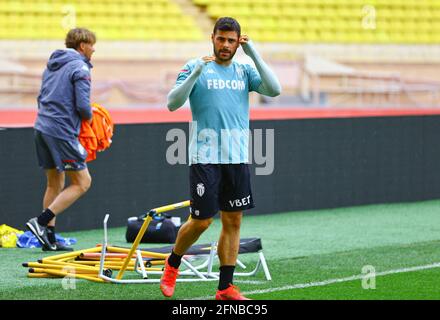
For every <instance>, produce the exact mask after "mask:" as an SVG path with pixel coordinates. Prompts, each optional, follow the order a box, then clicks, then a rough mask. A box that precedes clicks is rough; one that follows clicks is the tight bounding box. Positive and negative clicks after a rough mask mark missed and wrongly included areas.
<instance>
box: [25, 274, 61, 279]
mask: <svg viewBox="0 0 440 320" xmlns="http://www.w3.org/2000/svg"><path fill="white" fill-rule="evenodd" d="M27 277H28V278H59V277H58V276H54V275H51V274H48V273H28V274H27Z"/></svg>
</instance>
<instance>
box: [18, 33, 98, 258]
mask: <svg viewBox="0 0 440 320" xmlns="http://www.w3.org/2000/svg"><path fill="white" fill-rule="evenodd" d="M95 42H96V36H95V34H94V33H93V32H91V31H89V30H87V29H83V28H75V29H72V30H70V31H69V32H68V34H67V36H66V39H65V45H66V49H64V50H56V51H55V52H53V53H52V55H51V56H50V58H49V61H48V63H47V68H46V70H45V71H44V73H43V80H42V85H41V90H40V94H39V96H38V99H37V100H38V115H37V119H36V121H35V125H34V129H35V145H36V151H37V157H38V163H39V165H40V167H41V168H43V169H44V170H45V173H46V178H47V185H46V192H45V194H44V198H43V209H44V210H43V212H42V213H41V214H40V215H39V216H38V217H35V218H32V219H30V220H29V221H28V222H27V223H26V226H27V228H28V229H29V230H30V231H31V232H32V233H33V234H34V235H35V236H36V237H37V239H38V241H39V242H40V243H41V244H42V247H43V250H44V251H72V250H73V249H72V248H69V247H67V246H63V245H62V244H61V243H59V242H57V241H56V238H55V222H56V216H57V215H58V214H60V213H61V212H62V211H64V210H65V209H67V208H68V207H69V206H71V205H72V204H73V203H74V202H75V201H76V200H77V199H78V198H79V197H81V196H82V195H83V194H84V193H85V192H86V191H87V190H88V189H89V187H90V185H91V182H92V179H91V177H90V174H89V171H88V169H87V165H86V163H85V160H86V158H87V151H86V150H85V149H84V148H83V146H82V145H81V144H80V143H79V141H78V135H79V131H80V128H81V121H82V119H85V120H87V121H89V123H91V122H92V108H91V106H90V87H91V78H90V69H91V68H92V64H91V63H90V59H91V58H92V54H93V53H94V52H95V49H94V44H95ZM65 175H67V176H68V178H69V180H70V185H69V186H68V187H67V188H65V189H64V184H65Z"/></svg>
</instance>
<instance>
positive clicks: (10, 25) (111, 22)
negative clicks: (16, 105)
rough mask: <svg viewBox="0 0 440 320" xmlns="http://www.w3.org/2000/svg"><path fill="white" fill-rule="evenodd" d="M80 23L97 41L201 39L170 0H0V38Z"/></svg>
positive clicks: (35, 35) (49, 34)
mask: <svg viewBox="0 0 440 320" xmlns="http://www.w3.org/2000/svg"><path fill="white" fill-rule="evenodd" d="M74 25H78V26H85V25H87V26H88V28H90V29H92V30H94V31H95V32H96V33H97V34H99V38H100V39H101V40H143V41H148V40H162V41H167V40H173V41H176V40H177V41H179V40H200V39H202V32H201V31H200V29H199V28H198V27H197V25H196V23H195V21H194V18H193V17H192V16H188V15H184V14H183V12H182V10H181V8H180V7H179V5H177V4H176V3H174V2H172V1H169V0H147V1H145V0H126V1H108V0H93V1H83V0H80V1H75V2H72V1H66V0H44V1H41V0H37V1H29V0H15V1H10V0H0V39H63V37H64V36H65V33H66V32H65V29H68V28H69V27H71V26H74Z"/></svg>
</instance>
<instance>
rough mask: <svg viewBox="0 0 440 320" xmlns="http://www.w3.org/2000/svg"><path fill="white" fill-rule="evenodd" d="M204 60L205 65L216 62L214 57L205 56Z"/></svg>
mask: <svg viewBox="0 0 440 320" xmlns="http://www.w3.org/2000/svg"><path fill="white" fill-rule="evenodd" d="M202 60H203V62H205V64H208V63H209V62H212V61H214V60H215V57H214V56H205V57H202Z"/></svg>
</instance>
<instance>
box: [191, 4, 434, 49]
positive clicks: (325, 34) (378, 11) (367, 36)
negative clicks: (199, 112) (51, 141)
mask: <svg viewBox="0 0 440 320" xmlns="http://www.w3.org/2000/svg"><path fill="white" fill-rule="evenodd" d="M193 1H194V3H196V4H197V5H199V6H203V7H205V8H206V10H207V13H208V14H209V16H210V17H211V18H213V19H216V18H218V17H220V16H224V15H232V16H234V17H237V18H238V19H239V20H240V21H241V22H242V25H243V28H244V30H245V32H249V33H251V34H252V35H253V36H254V38H255V39H257V40H259V41H269V42H295V43H296V42H300V43H304V42H305V43H307V42H321V43H402V44H408V43H427V44H430V43H439V42H440V2H439V1H437V0H421V1H407V0H372V1H368V2H366V1H364V0H273V1H263V0H257V1H255V0H241V1H236V0H226V1H225V0H193Z"/></svg>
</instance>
